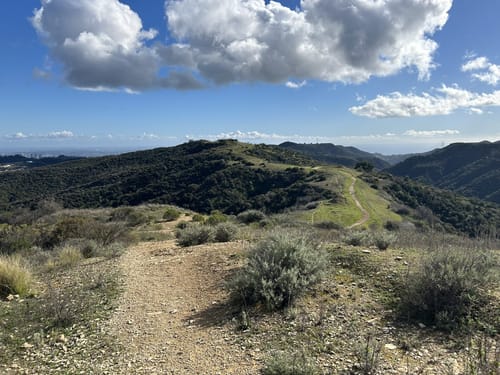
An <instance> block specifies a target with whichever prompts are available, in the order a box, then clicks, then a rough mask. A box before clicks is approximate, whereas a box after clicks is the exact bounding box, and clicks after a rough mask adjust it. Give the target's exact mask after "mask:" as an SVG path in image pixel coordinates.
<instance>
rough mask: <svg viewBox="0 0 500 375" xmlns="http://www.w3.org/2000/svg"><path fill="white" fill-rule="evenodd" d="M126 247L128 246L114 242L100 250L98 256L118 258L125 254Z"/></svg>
mask: <svg viewBox="0 0 500 375" xmlns="http://www.w3.org/2000/svg"><path fill="white" fill-rule="evenodd" d="M126 247H127V245H126V244H123V243H121V242H113V243H111V244H109V245H107V246H104V247H102V248H100V250H99V252H98V254H97V255H98V256H102V257H105V258H108V259H110V258H117V257H119V256H121V255H122V254H123V253H124V252H125V249H126Z"/></svg>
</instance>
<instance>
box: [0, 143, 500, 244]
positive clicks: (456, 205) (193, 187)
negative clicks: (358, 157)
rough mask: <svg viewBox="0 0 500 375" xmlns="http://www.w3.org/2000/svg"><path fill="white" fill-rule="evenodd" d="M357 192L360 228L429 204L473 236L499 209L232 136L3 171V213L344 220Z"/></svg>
mask: <svg viewBox="0 0 500 375" xmlns="http://www.w3.org/2000/svg"><path fill="white" fill-rule="evenodd" d="M358 177H360V178H358ZM354 194H355V195H356V197H357V200H359V201H360V202H361V205H362V206H363V209H364V211H365V212H366V213H368V215H369V218H368V220H367V221H366V223H365V224H363V225H362V226H361V227H364V228H367V227H368V226H375V227H381V226H383V225H385V224H386V223H387V222H388V221H396V222H399V221H401V220H409V221H411V222H415V223H416V224H418V223H423V225H426V224H425V223H424V221H425V217H422V215H415V213H416V212H419V211H421V210H422V209H425V210H427V211H429V212H431V214H430V215H432V220H435V221H438V222H439V223H441V224H440V227H441V228H442V229H444V230H447V231H451V232H460V233H466V234H468V235H470V236H476V235H478V234H482V233H486V232H487V233H491V228H492V226H493V227H498V226H499V225H500V209H499V208H498V206H496V205H495V204H493V203H491V204H489V203H486V202H483V201H480V200H474V199H469V198H465V197H463V196H460V195H458V194H456V193H451V192H448V191H445V190H441V189H436V188H430V187H427V186H425V185H423V184H422V183H420V182H417V181H413V180H410V179H407V178H406V179H403V178H399V177H394V176H392V175H389V174H386V173H379V172H374V173H365V174H360V172H359V171H355V170H352V169H349V168H346V167H338V166H335V165H331V164H329V165H328V164H323V165H321V164H318V162H317V161H315V160H312V159H311V158H310V157H309V156H307V155H305V154H303V153H301V152H298V151H294V150H289V149H287V148H283V147H279V146H269V145H252V144H246V143H240V142H237V141H235V140H221V141H216V142H209V141H191V142H188V143H184V144H181V145H178V146H175V147H169V148H158V149H153V150H147V151H137V152H131V153H126V154H122V155H113V156H106V157H96V158H85V159H80V160H75V161H68V162H64V163H58V164H54V165H50V166H43V167H38V168H32V169H25V170H19V171H13V172H4V173H2V178H1V179H0V211H4V212H11V213H12V212H14V211H15V209H16V208H28V209H35V208H36V207H37V206H38V204H39V202H41V201H44V200H55V201H57V202H59V203H61V204H63V205H64V207H66V208H98V207H117V206H127V205H128V206H133V205H140V204H144V203H161V204H173V205H177V206H180V207H184V208H187V209H191V210H193V211H197V212H200V213H209V212H211V211H213V210H220V211H222V212H224V213H226V214H238V213H240V212H242V211H244V210H247V209H260V210H263V211H265V212H266V213H277V212H282V211H285V210H290V209H293V210H296V209H298V211H296V212H297V215H299V216H300V217H303V218H306V220H308V221H311V222H312V221H313V220H314V221H317V220H319V221H331V222H333V223H335V224H337V225H340V226H343V227H349V226H352V225H353V223H356V222H358V221H359V220H360V219H361V216H362V213H361V211H363V210H360V209H359V206H358V205H357V204H356V199H354ZM431 198H432V199H431ZM309 203H311V204H309ZM401 205H404V206H406V207H408V210H407V213H400V212H398V208H401ZM357 206H358V207H357ZM391 209H392V210H396V212H394V211H391ZM403 211H404V210H403ZM402 216H403V217H402ZM424 216H425V215H424ZM427 216H429V215H427Z"/></svg>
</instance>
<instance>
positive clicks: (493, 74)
mask: <svg viewBox="0 0 500 375" xmlns="http://www.w3.org/2000/svg"><path fill="white" fill-rule="evenodd" d="M462 71H463V72H472V71H475V72H477V73H472V78H474V79H477V80H478V81H481V82H485V83H487V84H488V85H491V86H496V85H498V83H499V82H500V65H496V64H493V63H491V62H490V61H489V59H488V58H487V57H484V56H480V57H475V56H474V57H471V58H469V59H468V60H467V62H466V63H465V64H463V65H462Z"/></svg>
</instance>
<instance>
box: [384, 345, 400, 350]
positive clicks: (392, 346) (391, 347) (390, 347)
mask: <svg viewBox="0 0 500 375" xmlns="http://www.w3.org/2000/svg"><path fill="white" fill-rule="evenodd" d="M384 347H385V348H386V349H387V350H396V349H397V348H398V347H397V346H396V345H394V344H385V345H384Z"/></svg>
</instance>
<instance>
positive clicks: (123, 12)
mask: <svg viewBox="0 0 500 375" xmlns="http://www.w3.org/2000/svg"><path fill="white" fill-rule="evenodd" d="M32 24H33V26H34V27H35V29H36V31H37V32H38V34H39V35H40V37H41V38H42V40H43V41H44V42H45V44H46V45H47V46H48V47H49V49H50V52H51V54H52V56H53V57H54V58H55V59H56V60H58V61H60V62H62V65H63V69H64V76H65V79H66V81H67V82H68V83H69V84H70V85H72V86H74V87H76V88H80V89H88V90H116V89H122V88H127V89H130V90H133V91H142V90H145V89H148V88H159V87H174V88H181V89H182V88H193V86H199V84H196V85H192V84H191V85H190V81H189V79H188V78H187V77H186V76H185V74H182V73H181V72H176V73H175V74H172V75H170V76H167V77H159V76H158V71H159V69H160V67H161V64H160V57H159V56H158V54H157V53H156V51H155V50H154V49H153V48H151V47H148V46H147V42H148V41H149V40H152V39H153V38H154V37H155V36H156V34H157V32H156V30H153V29H150V30H144V29H143V27H142V21H141V19H140V17H139V16H138V15H137V14H136V13H135V12H134V11H132V10H131V9H130V7H129V6H127V5H125V4H122V3H121V2H120V1H118V0H42V6H41V8H39V9H36V10H35V12H34V15H33V18H32Z"/></svg>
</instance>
